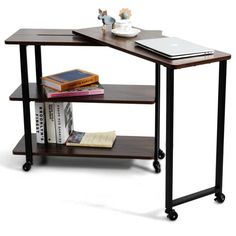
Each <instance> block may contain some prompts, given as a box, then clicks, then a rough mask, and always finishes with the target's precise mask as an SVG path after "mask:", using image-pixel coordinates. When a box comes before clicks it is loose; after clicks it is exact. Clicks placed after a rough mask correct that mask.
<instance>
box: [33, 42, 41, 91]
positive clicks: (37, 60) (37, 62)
mask: <svg viewBox="0 0 236 236" xmlns="http://www.w3.org/2000/svg"><path fill="white" fill-rule="evenodd" d="M34 52H35V69H36V81H37V86H38V88H39V87H41V77H42V57H41V46H40V45H35V48H34Z"/></svg>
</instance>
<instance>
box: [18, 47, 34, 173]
mask: <svg viewBox="0 0 236 236" xmlns="http://www.w3.org/2000/svg"><path fill="white" fill-rule="evenodd" d="M20 63H21V84H22V95H23V113H24V131H25V151H26V163H25V164H24V165H23V169H24V170H25V171H28V170H30V167H31V165H32V164H33V155H32V140H31V122H30V100H29V84H28V66H27V52H26V45H20Z"/></svg>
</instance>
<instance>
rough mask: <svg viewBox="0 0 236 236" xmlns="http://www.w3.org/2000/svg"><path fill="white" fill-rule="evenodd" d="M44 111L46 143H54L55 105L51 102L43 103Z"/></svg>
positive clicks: (55, 140)
mask: <svg viewBox="0 0 236 236" xmlns="http://www.w3.org/2000/svg"><path fill="white" fill-rule="evenodd" d="M45 111H46V128H47V140H48V143H56V142H57V139H56V125H55V104H54V103H53V102H45Z"/></svg>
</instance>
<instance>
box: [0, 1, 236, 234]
mask: <svg viewBox="0 0 236 236" xmlns="http://www.w3.org/2000/svg"><path fill="white" fill-rule="evenodd" d="M232 4H233V1H229V0H225V1H216V0H215V1H206V0H198V1H187V0H179V1H169V0H168V1H167V0H166V1H154V0H150V1H134V0H130V1H128V0H123V1H111V0H103V1H97V0H86V1H79V0H77V1H71V0H68V1H55V0H51V1H46V0H41V1H29V0H21V1H16V0H13V1H1V8H0V9H1V14H0V25H1V27H0V28H1V34H0V42H1V43H0V47H1V48H0V65H1V95H0V102H1V116H0V119H1V121H0V125H1V135H0V139H1V140H0V143H1V148H0V235H4V236H9V235H25V236H26V235H35V236H37V235H71V236H73V235H95V234H96V235H103V236H105V235H128V234H130V235H158V234H165V235H173V234H181V235H200V234H207V233H208V234H212V235H222V234H224V233H225V231H226V230H231V232H232V231H235V226H234V225H233V224H234V222H235V216H234V215H235V214H234V213H235V210H236V207H235V206H236V201H235V199H236V190H235V164H236V161H235V137H236V136H235V135H236V125H235V120H236V112H235V85H236V82H235V77H236V72H235V68H234V67H235V61H234V55H235V41H236V37H235V26H234V24H233V22H235V11H234V9H235V8H233V5H232ZM99 7H100V8H102V9H107V10H108V13H109V14H110V15H112V16H114V17H116V18H118V12H119V10H120V9H121V8H123V7H128V8H130V9H131V10H132V13H133V15H132V18H131V19H132V22H133V25H135V26H138V27H140V28H143V29H161V30H163V34H164V35H168V36H177V37H180V38H184V39H187V40H190V41H193V42H197V43H199V44H202V45H205V46H208V47H212V48H215V49H218V50H222V51H225V52H229V53H231V54H232V55H233V58H232V60H230V61H229V62H228V74H227V75H228V76H227V97H226V123H225V124H226V125H225V149H224V154H225V155H224V157H225V159H224V179H223V182H224V186H223V192H224V193H225V195H226V201H225V202H224V204H222V205H220V204H216V203H215V202H214V200H213V199H214V196H213V195H210V196H208V197H205V198H202V199H199V200H196V201H193V202H190V203H187V204H184V205H180V206H177V207H175V209H176V211H177V212H178V214H179V218H178V220H177V221H175V222H170V221H168V220H167V219H166V214H165V213H164V206H165V202H164V200H165V199H164V193H165V185H164V184H165V178H164V175H165V159H164V160H162V161H161V164H162V172H161V173H160V174H158V175H157V174H154V172H153V167H152V162H151V161H131V160H125V161H121V160H112V159H110V160H104V159H89V160H87V159H80V158H59V157H58V158H55V157H54V158H49V162H48V165H46V166H41V165H40V164H39V161H37V157H36V158H35V159H36V161H35V165H34V166H33V168H32V170H31V171H30V172H28V173H25V172H23V171H22V169H21V168H22V164H23V163H24V157H23V156H13V155H12V149H13V147H14V146H15V144H16V143H17V142H18V140H19V139H20V138H21V137H22V135H23V113H22V104H21V103H20V102H10V101H9V100H8V97H9V95H10V94H11V93H12V92H13V91H14V89H15V88H16V87H17V86H18V85H19V84H20V64H19V48H18V47H17V46H11V45H9V46H7V45H5V44H4V40H5V39H6V38H7V37H9V36H10V35H11V34H13V33H14V32H15V31H17V30H18V29H19V28H67V29H72V28H74V29H76V28H84V27H91V26H99V25H101V22H99V21H98V20H97V15H98V13H97V10H98V8H99ZM28 52H29V53H28V56H29V75H30V81H35V74H34V57H33V48H32V47H29V50H28ZM42 56H43V74H44V75H47V74H51V73H57V72H59V71H64V70H67V69H73V68H83V69H87V70H89V71H92V72H95V73H98V74H99V75H100V81H101V83H117V84H119V83H120V84H153V83H154V65H153V64H152V63H151V62H147V61H144V60H142V59H137V58H135V57H133V56H130V55H125V54H123V53H121V52H117V51H115V50H113V49H109V48H87V47H83V48H79V47H43V48H42ZM217 86H218V63H214V64H209V65H204V66H199V67H192V68H188V69H183V70H177V71H176V73H175V132H174V143H175V145H174V197H179V196H182V195H185V194H189V193H192V192H195V191H199V190H202V189H204V188H208V187H212V186H214V174H215V149H216V147H215V145H216V115H217ZM161 99H162V100H161V147H162V149H163V150H165V70H164V68H163V70H162V79H161ZM31 108H32V109H31V111H32V116H31V118H32V130H33V131H34V130H35V127H34V115H33V112H34V107H33V104H32V105H31ZM74 121H75V128H76V129H77V130H84V131H98V130H101V131H106V130H112V129H115V130H116V131H117V134H120V135H143V136H152V135H153V134H154V132H153V128H154V106H153V105H146V106H142V105H114V104H113V105H109V104H103V105H101V104H97V105H94V104H74Z"/></svg>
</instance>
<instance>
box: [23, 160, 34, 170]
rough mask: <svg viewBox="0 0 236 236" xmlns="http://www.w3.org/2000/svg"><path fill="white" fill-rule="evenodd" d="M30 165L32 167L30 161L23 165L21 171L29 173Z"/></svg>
mask: <svg viewBox="0 0 236 236" xmlns="http://www.w3.org/2000/svg"><path fill="white" fill-rule="evenodd" d="M31 165H32V163H31V162H30V161H27V162H26V163H25V164H24V165H23V167H22V169H23V170H24V171H29V170H30V169H31Z"/></svg>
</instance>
